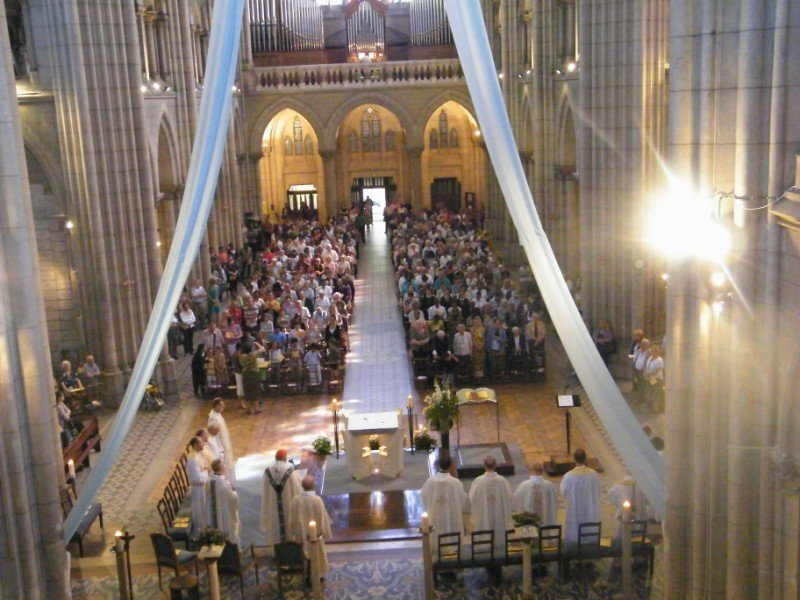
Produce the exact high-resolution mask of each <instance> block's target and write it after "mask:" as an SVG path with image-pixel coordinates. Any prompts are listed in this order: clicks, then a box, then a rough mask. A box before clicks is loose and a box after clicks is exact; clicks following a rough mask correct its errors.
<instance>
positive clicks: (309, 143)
mask: <svg viewBox="0 0 800 600" xmlns="http://www.w3.org/2000/svg"><path fill="white" fill-rule="evenodd" d="M312 154H314V142H313V141H312V140H311V136H310V135H307V136H306V156H311V155H312Z"/></svg>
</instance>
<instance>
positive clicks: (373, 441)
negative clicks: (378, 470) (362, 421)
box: [369, 435, 381, 450]
mask: <svg viewBox="0 0 800 600" xmlns="http://www.w3.org/2000/svg"><path fill="white" fill-rule="evenodd" d="M380 447H381V442H380V439H379V438H378V436H377V435H371V436H369V449H370V450H380Z"/></svg>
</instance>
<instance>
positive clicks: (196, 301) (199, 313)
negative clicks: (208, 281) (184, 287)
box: [189, 279, 207, 326]
mask: <svg viewBox="0 0 800 600" xmlns="http://www.w3.org/2000/svg"><path fill="white" fill-rule="evenodd" d="M189 298H190V300H191V301H192V309H193V312H194V315H195V316H196V317H197V320H198V321H199V322H200V324H201V326H202V324H203V323H204V322H205V318H206V302H207V294H206V288H204V287H203V286H202V284H201V283H200V280H199V279H195V280H194V281H193V282H192V285H191V286H190V287H189Z"/></svg>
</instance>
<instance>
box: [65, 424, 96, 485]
mask: <svg viewBox="0 0 800 600" xmlns="http://www.w3.org/2000/svg"><path fill="white" fill-rule="evenodd" d="M100 441H101V438H100V426H99V424H98V423H97V417H92V419H91V420H90V421H86V422H85V423H84V424H83V429H82V430H81V432H80V433H79V434H78V435H77V436H75V439H74V440H72V442H71V443H70V445H69V446H67V447H66V448H64V450H63V457H64V474H65V475H66V476H67V477H69V467H68V466H67V464H68V463H69V461H70V460H72V463H73V465H75V466H76V467H77V466H78V465H80V466H82V467H84V468H88V467H89V455H90V454H91V453H92V450H97V451H98V452H100Z"/></svg>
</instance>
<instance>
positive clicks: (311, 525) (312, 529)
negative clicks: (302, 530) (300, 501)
mask: <svg viewBox="0 0 800 600" xmlns="http://www.w3.org/2000/svg"><path fill="white" fill-rule="evenodd" d="M308 537H309V538H310V539H312V540H316V539H317V522H316V521H309V522H308Z"/></svg>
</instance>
